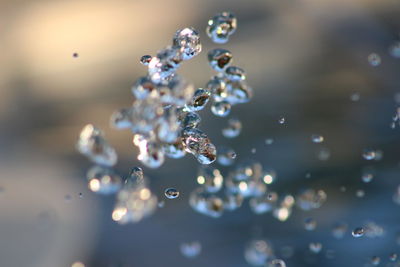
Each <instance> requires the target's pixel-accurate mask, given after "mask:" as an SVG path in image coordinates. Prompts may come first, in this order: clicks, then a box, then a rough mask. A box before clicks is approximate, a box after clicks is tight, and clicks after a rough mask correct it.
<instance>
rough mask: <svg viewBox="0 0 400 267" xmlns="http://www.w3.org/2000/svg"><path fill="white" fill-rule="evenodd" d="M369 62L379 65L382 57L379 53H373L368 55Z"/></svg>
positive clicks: (372, 64)
mask: <svg viewBox="0 0 400 267" xmlns="http://www.w3.org/2000/svg"><path fill="white" fill-rule="evenodd" d="M368 62H369V64H370V65H371V66H373V67H377V66H379V65H380V64H381V62H382V59H381V57H380V56H379V55H378V54H377V53H371V54H369V56H368Z"/></svg>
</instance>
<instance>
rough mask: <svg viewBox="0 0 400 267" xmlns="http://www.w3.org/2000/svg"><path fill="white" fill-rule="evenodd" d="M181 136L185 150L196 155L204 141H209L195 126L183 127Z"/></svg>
mask: <svg viewBox="0 0 400 267" xmlns="http://www.w3.org/2000/svg"><path fill="white" fill-rule="evenodd" d="M182 138H183V141H184V144H185V149H186V151H187V152H189V153H191V154H194V155H197V154H199V153H200V151H201V150H202V148H203V146H204V145H205V144H206V143H209V142H210V139H209V138H208V136H207V135H206V134H205V133H204V132H202V131H201V130H199V129H196V128H188V127H186V128H184V129H183V130H182Z"/></svg>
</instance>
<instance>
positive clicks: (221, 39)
mask: <svg viewBox="0 0 400 267" xmlns="http://www.w3.org/2000/svg"><path fill="white" fill-rule="evenodd" d="M236 27H237V20H236V17H235V15H234V14H233V13H230V12H221V13H218V14H216V15H215V16H214V17H213V18H212V19H210V20H209V21H208V25H207V29H206V32H207V35H208V37H210V38H211V40H212V41H213V42H214V43H217V44H224V43H226V42H228V41H229V36H230V35H232V34H233V33H234V32H235V31H236Z"/></svg>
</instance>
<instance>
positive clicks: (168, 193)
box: [164, 188, 179, 199]
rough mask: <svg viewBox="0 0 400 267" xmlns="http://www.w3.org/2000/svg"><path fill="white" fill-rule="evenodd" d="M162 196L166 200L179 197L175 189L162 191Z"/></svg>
mask: <svg viewBox="0 0 400 267" xmlns="http://www.w3.org/2000/svg"><path fill="white" fill-rule="evenodd" d="M164 195H165V196H166V197H167V198H168V199H175V198H178V197H179V191H178V190H176V189H175V188H167V189H165V191H164Z"/></svg>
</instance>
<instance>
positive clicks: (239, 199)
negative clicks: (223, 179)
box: [224, 192, 244, 211]
mask: <svg viewBox="0 0 400 267" xmlns="http://www.w3.org/2000/svg"><path fill="white" fill-rule="evenodd" d="M243 200H244V198H243V196H242V195H241V194H233V193H229V192H226V194H225V198H224V209H225V210H229V211H233V210H236V209H238V208H240V207H241V206H242V204H243Z"/></svg>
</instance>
